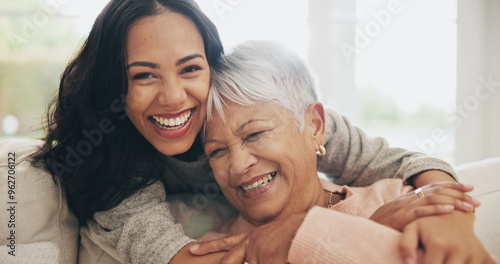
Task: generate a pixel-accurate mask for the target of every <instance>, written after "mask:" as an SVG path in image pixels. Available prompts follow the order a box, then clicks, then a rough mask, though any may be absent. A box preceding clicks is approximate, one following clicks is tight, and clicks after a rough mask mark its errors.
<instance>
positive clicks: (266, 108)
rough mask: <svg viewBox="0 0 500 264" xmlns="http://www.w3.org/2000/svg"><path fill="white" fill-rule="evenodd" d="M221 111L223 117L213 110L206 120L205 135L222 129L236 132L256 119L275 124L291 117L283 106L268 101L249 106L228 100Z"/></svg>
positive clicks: (210, 134)
mask: <svg viewBox="0 0 500 264" xmlns="http://www.w3.org/2000/svg"><path fill="white" fill-rule="evenodd" d="M223 111H224V119H223V118H222V117H221V116H220V115H219V114H218V113H217V112H216V111H215V110H213V112H212V117H211V118H210V120H207V131H206V135H207V137H209V136H213V135H215V134H218V132H222V130H223V129H229V130H231V131H232V132H234V133H236V132H238V131H239V130H240V129H241V128H242V127H245V126H246V125H248V124H251V123H257V122H256V121H258V122H260V123H268V124H274V125H276V124H279V123H282V122H284V121H285V120H288V119H289V118H293V117H292V115H291V113H290V112H289V111H287V110H286V109H285V108H284V107H281V106H278V105H276V104H274V103H270V102H266V103H261V104H256V105H251V106H243V105H239V104H236V103H232V102H229V103H227V104H225V105H224V106H223Z"/></svg>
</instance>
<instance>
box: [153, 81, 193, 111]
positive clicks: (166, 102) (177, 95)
mask: <svg viewBox="0 0 500 264" xmlns="http://www.w3.org/2000/svg"><path fill="white" fill-rule="evenodd" d="M157 100H158V103H159V104H160V105H163V106H169V107H171V108H174V109H176V108H180V107H181V106H182V105H183V104H184V102H186V100H187V93H186V89H185V87H184V86H183V84H182V82H180V81H179V80H178V79H177V78H169V79H167V80H164V81H163V82H162V85H161V86H160V87H159V90H158V96H157Z"/></svg>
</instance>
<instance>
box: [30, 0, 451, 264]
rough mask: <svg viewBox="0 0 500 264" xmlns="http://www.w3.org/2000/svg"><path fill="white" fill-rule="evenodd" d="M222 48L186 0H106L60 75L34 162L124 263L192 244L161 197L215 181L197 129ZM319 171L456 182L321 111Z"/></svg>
mask: <svg viewBox="0 0 500 264" xmlns="http://www.w3.org/2000/svg"><path fill="white" fill-rule="evenodd" d="M222 51H223V48H222V44H221V42H220V39H219V36H218V33H217V30H216V28H215V26H214V25H213V24H212V23H211V22H210V20H209V19H208V18H207V17H206V16H205V15H204V14H203V12H202V11H201V10H200V9H199V8H198V6H197V5H196V3H195V2H194V1H191V0H141V1H135V0H112V1H110V3H109V4H108V5H107V6H106V7H105V9H104V10H103V11H102V12H101V14H100V15H99V16H98V18H97V19H96V21H95V23H94V26H93V28H92V30H91V32H90V34H89V36H88V38H87V39H86V41H85V42H84V45H83V47H82V48H81V50H80V51H79V52H78V53H77V54H76V56H75V58H74V59H73V60H72V61H71V62H70V63H69V64H68V65H67V67H66V69H65V71H64V73H63V74H62V78H61V82H60V86H59V93H58V95H57V98H55V100H54V101H53V104H52V105H51V107H49V113H48V124H47V134H46V137H45V145H44V146H43V147H42V148H41V149H40V151H38V153H35V155H34V158H35V160H38V161H43V162H44V164H45V165H46V168H47V170H48V171H50V172H51V173H52V175H53V176H54V179H55V180H56V181H57V183H58V184H60V185H61V186H62V187H63V188H64V190H65V192H66V197H67V201H68V204H69V207H70V208H71V210H72V211H73V213H74V214H75V215H76V216H77V217H78V218H79V220H80V224H81V225H82V226H85V225H87V221H90V222H93V223H96V225H92V226H97V227H98V230H97V231H96V235H97V236H101V237H103V238H104V239H105V240H106V241H108V242H109V243H111V244H112V245H113V247H115V248H116V249H117V250H118V256H119V257H118V258H119V260H120V261H122V262H125V263H139V262H140V263H145V262H146V263H148V262H149V263H157V262H166V261H168V260H170V259H172V257H173V256H174V255H175V254H176V253H177V252H179V251H180V250H181V249H182V248H184V250H187V247H185V246H186V245H187V244H188V243H190V242H192V241H194V240H193V239H192V238H190V237H188V236H186V235H185V234H184V233H183V231H182V228H181V227H180V226H179V225H176V223H175V221H174V218H173V216H172V214H171V213H170V208H169V205H168V203H166V202H165V196H166V195H167V194H173V193H179V192H191V193H198V194H200V195H204V194H205V193H204V192H205V190H206V187H207V186H213V185H214V180H213V179H212V178H211V177H209V174H210V167H209V165H208V161H207V158H206V157H205V155H204V153H203V149H202V147H201V143H200V139H199V136H198V134H199V131H200V129H201V127H202V124H203V121H204V119H205V114H206V103H207V102H206V100H207V95H208V91H209V86H210V78H209V72H210V67H211V66H212V65H213V64H214V63H215V62H216V60H217V58H218V57H219V56H220V55H221V53H222ZM327 120H328V121H327V126H328V127H327V135H326V138H327V143H326V144H325V147H326V148H327V150H329V151H330V153H335V155H332V156H329V157H328V158H325V159H322V160H320V161H319V164H318V167H319V170H320V171H322V172H325V173H326V174H328V175H330V176H332V177H333V179H334V180H335V181H336V182H337V183H340V184H349V185H368V184H371V183H373V182H375V181H377V180H379V179H382V178H392V177H395V178H403V179H404V180H406V181H407V182H408V183H414V184H415V185H416V186H423V185H425V184H427V183H428V182H430V181H440V180H449V181H453V178H452V176H454V171H453V169H452V168H451V167H450V166H449V165H448V164H446V163H445V162H443V161H440V160H437V159H433V158H430V157H426V156H424V155H422V154H420V153H415V152H409V151H406V150H403V149H395V148H390V147H389V146H388V144H387V142H386V141H384V140H383V139H371V138H368V137H366V136H365V135H364V133H363V132H362V131H360V130H359V129H357V128H355V127H353V126H352V125H351V124H350V123H349V122H348V121H347V120H346V119H345V118H343V117H341V116H340V115H338V114H336V113H335V112H333V111H330V112H329V114H328V115H327Z"/></svg>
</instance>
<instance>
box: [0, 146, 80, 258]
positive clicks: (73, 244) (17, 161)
mask: <svg viewBox="0 0 500 264" xmlns="http://www.w3.org/2000/svg"><path fill="white" fill-rule="evenodd" d="M40 144H41V142H40V141H33V140H21V139H9V140H4V141H0V197H1V198H0V203H1V204H2V205H3V206H7V207H9V208H10V209H11V210H10V211H9V213H8V214H4V213H2V214H0V218H1V219H0V223H2V224H1V225H0V237H2V238H9V237H11V234H12V239H10V240H9V239H0V246H1V247H2V248H5V247H6V246H7V245H10V244H12V246H10V247H11V248H12V250H15V251H13V254H16V256H20V258H17V261H19V260H20V259H21V258H22V257H26V256H32V254H33V252H34V251H33V250H36V251H37V256H38V257H39V258H38V259H40V258H45V257H47V258H50V259H53V260H55V259H58V262H59V263H65V264H66V263H76V260H77V255H78V220H77V219H76V217H75V216H74V215H73V214H72V213H71V212H70V211H69V209H68V207H67V204H66V200H65V197H64V193H63V192H61V189H60V188H59V186H58V185H56V184H55V183H54V180H53V179H52V175H50V174H48V173H47V172H46V171H45V170H44V169H42V168H41V166H35V165H33V164H31V162H30V161H29V160H27V156H29V154H31V153H33V152H34V151H35V150H36V149H37V148H39V146H40ZM9 158H10V159H9ZM9 176H10V177H9ZM9 191H11V192H10V194H9ZM10 198H12V199H10ZM9 221H10V225H9V224H4V223H9ZM9 250H11V249H9ZM9 257H12V256H11V255H8V254H0V263H17V262H12V260H14V259H12V258H10V259H9ZM40 263H41V262H40ZM52 263H53V262H52ZM55 263H57V262H55Z"/></svg>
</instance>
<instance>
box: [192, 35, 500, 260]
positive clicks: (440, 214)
mask: <svg viewBox="0 0 500 264" xmlns="http://www.w3.org/2000/svg"><path fill="white" fill-rule="evenodd" d="M212 71H213V72H212V89H211V90H210V95H209V103H208V117H207V122H206V126H205V135H204V139H205V141H204V149H205V153H206V154H207V156H208V157H209V162H210V166H211V167H212V170H213V173H214V176H215V179H216V180H217V182H218V184H219V185H220V188H221V190H222V192H223V193H224V195H225V196H226V198H227V199H228V201H229V202H230V203H231V204H232V205H233V206H234V207H235V208H236V209H237V210H238V211H239V215H238V216H236V217H235V218H233V219H231V220H230V221H229V222H227V223H226V225H225V226H224V228H223V229H222V230H221V231H220V232H217V233H215V232H214V233H209V234H207V235H205V236H204V237H202V238H201V240H209V239H213V238H220V237H221V236H224V235H227V234H240V233H247V232H249V231H252V232H251V233H250V235H246V236H244V235H242V236H240V237H241V238H242V239H243V241H242V242H241V243H239V244H237V245H236V246H235V247H234V248H233V249H232V250H231V251H229V252H228V253H227V254H226V256H225V257H224V261H227V263H242V262H244V261H245V262H246V263H252V264H253V263H284V262H287V261H288V262H290V263H328V262H332V261H334V262H336V263H402V262H403V261H405V263H412V262H414V261H416V260H417V257H416V256H417V254H416V251H417V250H416V247H417V245H418V243H419V242H420V243H421V245H422V247H423V248H422V249H423V250H420V251H419V252H420V253H422V252H425V253H424V259H425V261H426V263H427V262H428V263H466V262H467V263H472V262H473V261H478V262H474V263H493V261H494V260H492V258H491V257H490V255H489V254H488V253H487V252H486V250H485V249H484V247H483V246H482V245H481V243H480V242H479V240H478V239H477V238H476V237H475V235H474V233H473V230H472V228H473V227H472V223H473V218H474V216H473V213H472V211H473V205H476V201H474V200H472V199H471V198H470V197H469V196H467V195H465V194H464V192H465V191H468V190H470V188H471V187H470V186H464V185H461V184H456V183H443V184H434V185H428V186H426V187H424V188H421V189H418V190H417V191H413V188H412V187H409V186H404V185H403V182H402V181H401V180H399V179H387V180H381V181H379V182H377V183H375V184H373V185H372V186H369V187H365V188H350V187H346V186H338V185H336V184H333V183H331V182H328V181H325V180H322V179H320V178H319V177H318V174H317V171H316V167H317V164H316V163H317V156H324V155H325V154H326V153H325V148H324V147H323V145H324V144H325V110H324V108H323V106H322V104H321V103H319V102H318V99H317V95H316V92H315V85H314V79H313V77H312V74H311V73H310V71H309V70H308V68H307V67H306V65H305V64H304V62H303V61H302V60H300V58H298V56H297V55H295V54H293V53H291V52H289V51H287V50H286V49H285V48H284V47H282V46H280V45H278V44H276V43H271V42H259V41H252V42H247V43H244V44H242V45H240V46H238V47H237V48H235V49H234V51H233V52H232V53H231V54H230V55H227V56H224V57H223V58H221V60H220V63H219V64H218V65H217V66H216V67H213V68H212ZM388 162H389V161H388ZM425 196H428V197H432V199H429V198H427V199H422V198H424V197H425ZM389 201H392V202H389ZM457 209H458V210H457ZM424 216H427V217H424ZM367 218H370V219H367ZM456 220H459V221H456ZM444 223H446V226H440V225H442V224H444ZM457 230H458V231H457ZM403 231H404V232H403ZM402 232H403V233H402ZM431 232H432V233H434V234H436V235H438V237H440V241H444V242H445V243H444V244H443V247H439V248H437V247H434V245H436V244H433V243H434V242H435V241H436V239H434V237H433V236H432V235H431V234H430V233H431ZM403 234H406V235H405V236H403ZM233 237H235V238H237V237H238V236H233ZM402 237H404V240H403V243H404V245H405V246H404V247H406V248H407V249H410V251H411V249H412V248H415V252H414V253H410V254H407V256H406V257H405V258H403V257H402V256H400V254H398V246H399V243H400V241H401V239H402ZM236 240H238V239H235V241H236ZM456 241H460V244H458V245H457V243H456ZM236 242H238V241H236ZM234 244H236V243H234ZM457 247H458V249H463V248H464V247H466V248H467V251H465V252H460V253H459V250H455V251H454V250H447V249H449V248H451V249H456V248H457ZM438 249H439V250H438ZM259 250H261V251H263V250H264V251H268V252H269V251H272V252H273V254H271V255H272V256H273V259H261V258H260V256H259V254H257V255H255V254H253V255H252V254H247V252H252V253H255V252H259ZM267 256H269V254H267ZM224 263H226V262H224Z"/></svg>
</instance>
